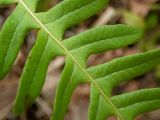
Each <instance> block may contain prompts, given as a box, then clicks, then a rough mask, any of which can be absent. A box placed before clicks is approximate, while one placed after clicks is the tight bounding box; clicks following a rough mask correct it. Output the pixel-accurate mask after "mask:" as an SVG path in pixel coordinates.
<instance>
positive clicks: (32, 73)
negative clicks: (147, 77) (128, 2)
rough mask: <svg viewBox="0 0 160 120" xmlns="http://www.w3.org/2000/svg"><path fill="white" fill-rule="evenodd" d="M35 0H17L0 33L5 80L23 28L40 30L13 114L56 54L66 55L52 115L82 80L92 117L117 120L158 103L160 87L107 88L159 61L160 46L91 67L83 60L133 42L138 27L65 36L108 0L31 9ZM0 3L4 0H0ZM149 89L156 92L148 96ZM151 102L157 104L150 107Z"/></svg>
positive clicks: (57, 119) (58, 114)
mask: <svg viewBox="0 0 160 120" xmlns="http://www.w3.org/2000/svg"><path fill="white" fill-rule="evenodd" d="M38 1H39V0H35V1H33V0H25V1H24V0H19V1H18V5H17V8H16V9H15V10H14V12H13V13H12V15H11V16H10V17H9V18H8V20H7V21H6V23H5V24H4V25H3V28H2V30H1V32H0V48H1V49H0V68H1V69H0V79H3V78H4V76H5V75H6V74H7V73H8V71H9V69H10V68H11V66H12V64H13V62H14V60H15V58H16V56H17V54H18V51H19V49H20V47H21V44H22V43H23V40H24V38H25V36H26V34H27V32H29V31H30V30H32V29H37V30H39V31H38V36H37V40H36V43H35V45H34V46H33V48H32V50H31V52H30V54H29V56H28V59H27V62H26V64H25V67H24V70H23V73H22V76H21V78H20V85H19V89H18V93H17V96H16V100H15V104H14V112H15V113H16V114H21V113H22V112H24V111H25V109H27V108H28V107H30V106H31V105H32V104H33V102H34V101H35V99H36V98H37V96H38V95H39V94H40V92H41V89H42V87H43V84H44V81H45V76H46V72H47V68H48V65H49V63H50V61H51V60H52V59H54V58H55V57H57V56H59V55H64V56H65V57H66V63H65V67H64V70H63V72H62V75H61V80H60V83H59V85H58V88H57V92H56V97H55V102H54V103H55V104H54V110H53V114H52V117H51V119H52V120H63V118H64V116H65V113H66V110H67V108H68V104H69V102H70V99H71V96H72V93H73V91H74V90H75V88H76V87H77V86H78V85H79V84H81V83H90V84H91V100H90V106H89V119H90V120H104V119H105V118H107V117H109V116H111V115H115V116H116V117H117V118H118V119H119V120H126V119H127V120H133V119H134V117H136V115H138V114H141V113H143V112H147V111H150V110H154V109H158V108H159V103H160V102H159V98H158V96H156V95H157V94H158V93H159V89H158V88H157V89H156V88H155V89H149V90H141V91H136V92H134V93H127V94H122V95H119V96H114V97H111V92H112V90H113V88H114V87H116V86H117V85H119V84H120V83H121V82H125V81H129V80H130V79H133V78H135V77H137V76H140V75H142V74H144V73H146V72H148V71H149V70H151V69H153V68H154V67H155V66H157V65H158V64H159V62H160V56H159V55H160V50H154V51H149V52H145V53H138V54H135V55H130V56H126V57H121V58H117V59H114V60H112V61H110V62H107V63H104V64H101V65H97V66H93V67H90V68H87V65H86V62H87V59H88V57H89V56H90V55H92V54H98V53H102V52H105V51H108V50H114V49H118V48H122V47H125V46H128V45H131V44H133V43H135V42H136V41H137V40H138V39H139V38H140V37H141V34H142V32H141V30H139V29H138V28H134V27H131V26H127V25H107V26H101V27H96V28H92V29H91V30H87V31H86V32H83V33H81V34H79V35H76V36H73V37H71V38H68V39H66V40H63V34H64V32H65V30H66V29H68V28H70V27H72V26H74V25H75V24H78V23H79V22H81V21H83V20H85V19H87V18H89V17H90V16H92V15H94V14H96V13H97V12H98V11H99V10H101V9H103V8H104V7H105V5H106V4H107V2H108V1H107V0H85V1H82V0H64V1H63V2H61V3H59V4H58V5H57V6H55V7H53V8H51V9H50V10H49V11H47V12H41V13H35V10H36V7H37V4H38ZM10 2H11V3H12V2H13V1H10ZM10 2H8V3H10ZM0 3H5V2H4V1H3V0H0ZM147 92H150V93H153V94H154V95H155V96H154V97H151V98H150V97H146V96H145V95H146V93H147ZM142 95H144V96H143V97H141V98H139V96H142ZM125 98H127V102H125ZM155 103H157V104H158V106H153V104H155ZM134 109H137V111H135V110H134Z"/></svg>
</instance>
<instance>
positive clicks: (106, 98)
mask: <svg viewBox="0 0 160 120" xmlns="http://www.w3.org/2000/svg"><path fill="white" fill-rule="evenodd" d="M19 3H21V4H22V5H23V7H24V8H25V9H26V10H27V12H28V13H29V14H30V15H31V16H32V17H33V19H34V20H35V21H36V22H37V23H38V24H39V25H40V27H41V28H42V29H44V31H45V32H46V33H47V34H48V35H49V36H50V37H51V38H52V39H53V40H54V41H55V42H56V43H57V44H58V45H59V46H60V47H61V49H62V50H63V51H64V53H65V54H66V55H68V56H70V58H71V59H72V60H73V61H74V63H75V64H76V65H77V66H78V67H79V68H80V69H81V71H82V72H83V73H84V74H85V75H86V77H87V78H88V80H90V82H91V83H92V84H93V85H94V87H95V88H96V89H97V90H98V91H99V93H100V94H101V95H102V96H103V97H104V98H105V100H106V101H107V102H108V103H109V104H110V105H111V106H112V107H113V109H114V111H115V112H116V114H117V116H118V119H119V118H120V116H121V114H120V112H119V110H118V109H117V108H116V107H115V105H114V104H113V103H112V102H111V100H110V98H109V97H107V96H106V95H105V93H104V92H103V90H101V88H100V87H99V86H98V84H97V83H96V82H95V81H94V79H93V78H92V77H91V76H90V75H89V74H88V72H87V71H86V70H85V69H84V68H83V67H82V66H81V65H80V63H79V62H78V61H77V59H76V58H75V57H74V56H73V55H72V53H71V52H70V51H69V50H68V49H67V48H66V47H65V46H64V45H63V44H62V43H61V42H60V41H59V40H58V39H57V38H56V37H55V36H54V35H53V34H52V33H51V32H50V31H49V30H48V28H47V27H46V26H45V25H44V24H43V23H42V22H41V21H40V20H39V19H38V18H37V17H36V16H35V15H34V13H33V12H32V11H31V10H30V8H29V7H28V6H27V5H26V4H25V2H24V1H23V0H19Z"/></svg>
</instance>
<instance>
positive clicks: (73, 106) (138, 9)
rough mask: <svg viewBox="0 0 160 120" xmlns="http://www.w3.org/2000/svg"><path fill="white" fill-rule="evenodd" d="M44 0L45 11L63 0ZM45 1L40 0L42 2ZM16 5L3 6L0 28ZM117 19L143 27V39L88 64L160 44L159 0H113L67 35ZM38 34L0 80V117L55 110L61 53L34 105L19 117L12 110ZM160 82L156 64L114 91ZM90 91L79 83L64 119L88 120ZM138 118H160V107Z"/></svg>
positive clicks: (29, 118)
mask: <svg viewBox="0 0 160 120" xmlns="http://www.w3.org/2000/svg"><path fill="white" fill-rule="evenodd" d="M45 1H50V4H49V5H48V4H45V5H44V4H43V6H41V5H39V7H38V8H37V11H46V10H48V9H49V8H51V7H52V6H54V5H56V4H57V3H58V2H61V0H45ZM45 1H43V0H41V2H45ZM40 4H41V3H40ZM15 6H16V5H9V6H0V29H1V27H2V25H3V23H4V21H5V20H6V19H7V17H8V16H9V15H10V14H11V13H12V11H13V10H14V8H15ZM118 23H125V24H129V25H133V26H137V27H140V28H141V29H142V30H143V31H144V34H143V37H142V39H141V40H139V42H138V43H136V44H134V45H131V46H128V47H125V48H122V49H118V50H113V51H109V52H105V53H103V54H98V55H92V56H91V57H90V58H89V60H88V66H93V65H97V64H101V63H104V62H106V61H110V60H112V59H114V58H117V57H121V56H125V55H129V54H134V53H138V52H144V51H148V50H152V49H155V48H157V47H160V0H110V2H109V5H108V6H106V8H105V9H104V10H103V11H102V12H100V13H98V14H97V15H95V16H93V17H92V18H90V19H88V20H86V21H84V22H81V23H80V24H78V25H77V26H75V27H73V28H71V29H69V30H67V31H66V32H65V35H64V37H65V38H68V37H71V36H73V35H75V34H78V33H81V32H83V31H85V30H87V29H89V28H91V27H95V26H99V25H106V24H118ZM36 35H37V32H36V31H32V32H30V33H29V34H28V36H27V38H26V39H25V42H24V44H23V47H22V48H21V51H20V52H19V55H18V57H17V60H16V62H15V63H14V66H13V67H12V70H11V71H10V73H9V74H8V75H7V77H6V78H5V80H4V81H0V120H49V116H50V114H51V112H52V106H53V99H54V96H55V90H56V87H57V83H58V80H59V77H60V73H61V71H62V69H63V66H64V58H63V57H58V58H56V59H55V60H54V61H52V62H51V64H50V66H49V69H48V74H47V77H46V82H45V85H44V87H43V90H42V93H41V95H40V96H39V97H38V98H37V100H36V102H35V103H34V104H33V106H32V107H31V108H30V109H29V110H28V111H27V112H26V113H24V114H23V115H22V116H20V117H18V118H16V117H14V116H13V114H12V112H11V111H12V108H11V107H12V104H13V101H14V98H15V95H16V91H17V86H18V82H19V77H20V75H21V73H22V69H23V67H24V64H25V61H26V58H27V56H28V53H29V51H30V49H31V48H32V46H33V44H34V42H35V39H36ZM159 85H160V66H157V68H155V69H154V70H152V71H150V72H149V73H147V74H145V75H143V76H140V77H138V78H135V79H133V80H131V81H129V82H126V83H123V84H121V85H119V86H118V87H117V88H115V89H114V91H113V94H114V95H117V94H121V93H124V92H131V91H134V90H137V89H142V88H153V87H158V86H159ZM89 92H90V87H89V85H79V86H78V88H77V89H76V90H75V92H74V95H73V96H72V100H71V103H70V106H69V108H68V111H67V114H66V117H65V120H87V109H88V105H89ZM110 120H114V118H110ZM137 120H160V110H157V111H153V112H150V113H145V114H143V115H141V116H138V117H137Z"/></svg>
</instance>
